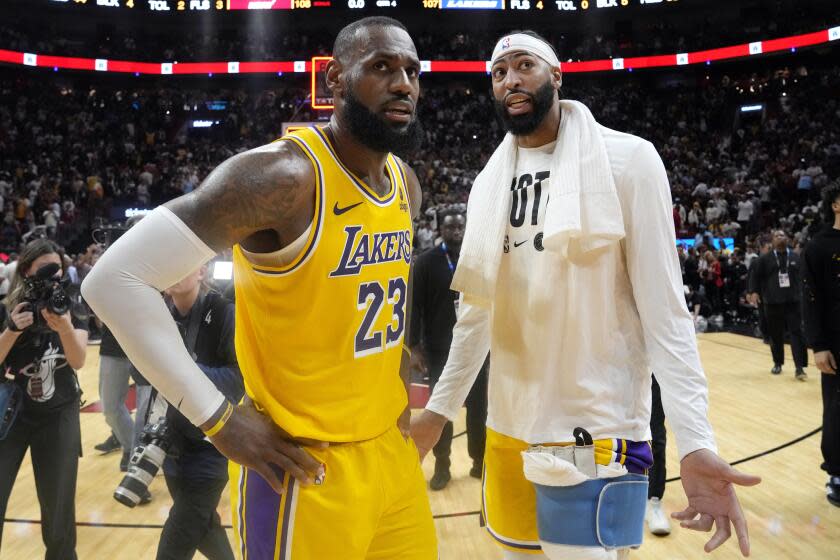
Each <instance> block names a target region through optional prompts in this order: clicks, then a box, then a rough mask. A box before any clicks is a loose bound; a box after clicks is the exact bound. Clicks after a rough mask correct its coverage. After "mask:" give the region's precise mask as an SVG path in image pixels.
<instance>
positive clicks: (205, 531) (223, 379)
mask: <svg viewBox="0 0 840 560" xmlns="http://www.w3.org/2000/svg"><path fill="white" fill-rule="evenodd" d="M206 273H207V267H206V266H204V267H201V268H200V269H199V270H197V271H196V272H194V273H192V274H190V275H189V276H187V277H186V278H184V279H183V280H181V281H180V282H178V283H177V284H175V285H174V286H172V287H171V288H169V289H168V290H166V295H167V296H169V297H170V298H171V305H170V310H171V311H172V315H173V316H174V318H175V322H176V323H177V324H178V329H179V330H180V331H181V336H183V337H184V341H185V343H186V346H187V348H188V350H189V351H190V352H191V354H192V356H193V359H195V361H196V363H197V364H198V366H199V367H200V368H201V370H202V371H203V372H204V374H205V375H206V376H207V377H208V378H210V380H211V381H213V383H214V384H215V385H216V387H218V389H219V390H220V391H221V392H222V393H224V395H225V396H226V397H227V398H228V399H230V400H231V401H232V402H238V401H239V400H240V399H241V398H242V395H243V394H244V392H245V388H244V385H243V381H242V374H241V373H240V371H239V366H238V365H237V363H236V351H235V349H234V338H233V335H234V306H233V303H231V302H230V301H228V300H226V299H225V298H224V297H223V296H222V295H221V294H219V293H218V292H215V291H212V290H209V289H207V287H206V286H205V285H204V284H203V280H204V276H205V274H206ZM156 398H161V397H159V396H158V397H156ZM166 422H167V424H168V426H169V429H170V433H171V434H172V440H173V441H172V442H171V447H170V455H169V456H168V457H167V458H166V461H165V462H164V465H163V471H164V474H165V475H166V485H167V487H168V488H169V493H170V494H171V495H172V499H173V501H174V504H173V505H172V509H171V510H170V511H169V517H168V518H167V520H166V523H165V525H164V527H163V533H162V534H161V539H160V545H159V547H158V552H157V559H158V560H163V559H166V560H175V559H179V560H180V559H188V558H192V557H193V555H194V554H195V552H196V550H198V551H200V552H201V553H202V554H204V555H205V556H206V557H207V558H209V559H210V560H233V551H232V550H231V547H230V543H229V541H228V538H227V534H226V533H225V529H224V528H223V527H222V524H221V520H220V519H219V514H218V513H216V508H217V507H218V505H219V500H220V498H221V496H222V491H223V490H224V488H225V485H226V484H227V480H228V474H227V459H226V458H225V457H224V456H223V455H222V454H221V453H219V452H218V451H217V450H216V448H215V447H213V444H211V443H210V442H209V441H207V439H205V437H204V434H203V433H202V431H201V430H199V429H198V428H196V427H195V426H193V425H192V424H190V423H189V421H188V420H187V419H186V418H185V417H184V416H183V415H182V414H181V413H180V412H178V411H177V410H176V409H175V408H174V407H171V406H170V407H169V408H168V410H167V414H166Z"/></svg>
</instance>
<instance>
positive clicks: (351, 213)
mask: <svg viewBox="0 0 840 560" xmlns="http://www.w3.org/2000/svg"><path fill="white" fill-rule="evenodd" d="M283 140H284V141H288V142H293V143H295V144H296V145H297V146H298V147H299V148H300V149H301V151H302V152H303V153H304V154H306V156H307V157H308V158H309V159H310V160H311V161H312V165H313V167H314V169H315V176H316V181H317V187H316V195H315V216H314V218H313V224H312V228H311V231H310V234H309V237H308V239H307V241H306V245H305V247H304V248H303V249H302V250H301V251H300V252H299V253H298V254H297V256H296V257H295V258H294V259H293V261H292V262H290V263H289V264H288V265H287V266H283V267H267V266H258V265H255V264H253V263H252V262H251V261H249V260H248V259H247V258H246V257H245V255H244V254H243V252H242V249H241V248H240V247H239V246H238V245H237V246H235V247H234V251H233V262H234V279H235V286H236V355H237V358H238V360H239V365H240V367H241V369H242V374H243V376H244V378H245V387H246V391H247V393H248V395H249V396H250V397H251V398H252V399H253V400H254V401H255V402H256V403H257V405H258V406H259V407H261V408H263V409H264V410H265V412H266V413H267V414H269V415H270V416H271V418H272V419H273V420H274V421H275V422H276V423H277V424H278V425H279V426H280V427H282V428H283V429H284V430H286V431H287V432H289V433H290V434H291V435H292V436H294V437H305V438H314V439H318V440H323V441H333V442H344V441H361V440H366V439H370V438H373V437H376V436H378V435H380V434H382V433H384V432H385V431H386V430H387V429H388V428H390V427H392V426H393V425H394V423H395V422H396V420H397V418H398V417H399V415H400V413H401V412H402V411H403V409H404V408H405V406H406V402H407V396H406V393H405V387H404V385H403V382H402V380H401V378H400V375H399V369H400V360H401V358H402V341H403V333H404V332H405V328H406V315H407V311H408V310H407V309H406V299H407V295H408V294H407V291H408V270H409V262H410V260H411V245H412V223H411V215H410V212H409V208H408V191H407V188H406V180H405V172H404V170H403V168H402V167H401V163H400V162H399V161H398V160H397V159H396V158H394V156H393V155H390V154H389V155H388V158H387V163H386V172H387V175H388V177H389V179H390V182H391V188H390V190H389V191H388V192H387V193H386V194H385V195H384V196H379V195H377V194H376V192H375V191H373V190H372V189H371V188H370V187H369V186H368V185H366V184H365V183H364V182H363V181H362V180H361V179H359V178H358V177H357V176H355V175H354V174H353V173H352V172H351V171H350V170H349V169H348V168H347V167H345V166H344V165H343V164H342V162H341V161H340V160H339V159H338V156H337V154H336V151H335V149H334V148H333V146H332V144H331V143H330V140H329V138H328V137H327V135H326V134H325V133H324V131H323V130H321V129H320V128H317V127H312V128H307V129H303V130H297V131H295V132H293V133H291V134H289V135H287V136H285V137H284V138H283Z"/></svg>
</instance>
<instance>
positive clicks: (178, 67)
mask: <svg viewBox="0 0 840 560" xmlns="http://www.w3.org/2000/svg"><path fill="white" fill-rule="evenodd" d="M832 41H840V27H832V28H829V29H823V30H821V31H816V32H814V33H806V34H804V35H793V36H790V37H782V38H779V39H769V40H767V41H756V42H753V43H744V44H742V45H734V46H730V47H723V48H718V49H711V50H705V51H696V52H690V53H675V54H663V55H658V56H638V57H633V58H611V59H603V60H589V61H582V62H564V63H562V69H563V71H564V72H606V71H625V70H628V71H632V70H634V69H641V68H663V67H669V66H684V65H689V64H703V63H706V64H710V63H712V62H714V61H719V60H732V59H737V58H748V57H750V56H756V55H761V54H767V53H772V52H780V51H786V50H790V51H795V50H796V49H797V48H802V47H810V46H813V45H820V44H823V43H829V42H832ZM0 62H6V63H9V64H18V65H23V66H35V67H44V68H53V69H54V70H56V71H58V69H59V68H61V69H68V70H88V71H92V72H126V73H132V72H133V73H134V74H135V75H140V74H155V75H170V74H171V75H197V74H208V75H213V74H271V73H276V74H278V75H282V74H283V73H284V72H291V73H298V74H300V73H307V72H311V69H312V62H311V61H309V60H296V61H281V62H239V61H228V62H161V63H156V62H132V61H128V60H106V59H102V58H74V57H67V56H52V55H40V54H37V53H24V52H17V51H7V50H2V49H0ZM489 66H490V63H489V62H486V61H483V60H457V61H455V60H431V61H429V60H424V61H422V70H423V71H424V72H459V73H488V72H489V70H490V68H489Z"/></svg>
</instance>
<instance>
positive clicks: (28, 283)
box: [22, 263, 73, 329]
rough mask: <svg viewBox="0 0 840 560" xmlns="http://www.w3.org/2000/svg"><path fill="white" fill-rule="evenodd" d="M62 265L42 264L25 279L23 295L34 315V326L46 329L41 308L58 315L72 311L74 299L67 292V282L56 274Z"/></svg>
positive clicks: (23, 299)
mask: <svg viewBox="0 0 840 560" xmlns="http://www.w3.org/2000/svg"><path fill="white" fill-rule="evenodd" d="M60 269H61V266H60V265H58V264H56V263H50V264H47V265H44V266H42V267H41V268H39V269H38V271H37V272H36V273H35V274H33V275H32V276H28V277H26V278H24V279H23V297H22V301H23V302H25V303H26V304H28V305H27V308H28V310H29V311H31V312H32V314H33V316H34V323H33V327H35V328H36V329H38V328H40V329H46V328H47V323H46V320H45V319H44V317H43V315H41V310H42V309H46V310H47V311H49V312H50V313H54V314H56V315H64V314H65V313H67V312H68V311H70V306H71V305H72V303H73V302H72V299H71V298H70V294H69V293H68V292H67V288H66V282H65V281H63V280H62V279H61V278H60V277H58V276H56V274H58V271H59V270H60Z"/></svg>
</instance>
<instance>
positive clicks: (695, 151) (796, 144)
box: [0, 67, 840, 323]
mask: <svg viewBox="0 0 840 560" xmlns="http://www.w3.org/2000/svg"><path fill="white" fill-rule="evenodd" d="M12 76H13V77H8V75H7V77H5V78H2V79H0V217H2V221H1V222H0V251H3V252H4V255H0V256H5V255H9V254H11V253H13V252H16V251H19V247H20V244H21V242H24V241H27V240H29V239H31V238H33V236H34V237H41V236H47V237H50V238H52V239H54V240H56V241H57V242H59V243H60V244H62V245H63V246H65V247H67V248H68V250H69V251H70V253H71V254H72V255H74V256H73V257H72V258H73V261H74V266H75V269H76V271H77V275H78V278H79V279H81V278H83V277H84V274H85V272H86V270H89V268H90V266H92V264H93V263H94V262H95V260H96V258H98V247H97V246H96V245H93V246H91V244H90V240H91V237H90V236H91V230H92V229H94V228H96V227H97V226H98V225H100V224H102V223H105V222H107V221H108V220H109V217H110V213H111V208H112V207H114V206H119V207H128V206H133V207H141V208H149V207H153V206H155V205H157V204H160V203H162V202H165V201H166V200H169V199H171V198H173V197H176V196H179V195H181V194H184V193H188V192H190V191H191V190H193V189H195V188H196V187H197V186H198V185H199V184H200V182H201V180H203V178H204V177H205V176H206V175H207V174H208V173H209V172H210V170H212V169H213V168H214V167H215V166H216V165H218V164H219V163H220V162H221V161H223V160H224V159H226V158H228V157H230V156H232V155H234V154H235V153H238V152H241V151H243V150H246V149H249V148H252V147H256V146H258V145H261V144H264V143H267V142H270V141H272V140H274V139H276V138H277V137H278V136H279V135H280V130H279V127H280V123H282V122H288V121H309V120H311V119H313V118H316V116H315V115H313V114H311V113H310V110H309V109H308V103H307V102H306V100H305V92H303V91H302V90H294V89H283V90H281V89H277V90H263V91H246V90H244V89H243V90H231V91H214V92H212V93H210V92H209V91H208V90H207V89H204V90H196V89H170V88H163V89H160V88H149V89H143V88H138V89H131V90H126V89H119V88H116V87H112V86H104V85H97V86H93V85H89V83H88V85H75V86H71V85H68V84H70V83H71V82H72V80H62V82H63V83H64V85H59V82H58V81H56V82H53V81H48V80H44V79H36V78H32V77H30V76H27V75H26V74H13V75H12ZM604 80H606V81H602V82H601V83H597V84H595V83H593V82H592V80H587V79H584V78H578V77H575V79H574V80H573V79H568V80H567V85H566V87H565V88H564V91H563V95H564V96H567V97H570V98H574V99H580V100H582V101H584V102H585V103H586V104H587V105H588V106H589V107H591V108H592V111H593V113H594V114H595V116H596V118H597V119H598V120H599V121H600V122H601V123H602V124H604V125H605V126H608V127H610V128H615V129H617V130H622V131H626V132H630V133H633V134H637V135H639V136H642V137H643V138H646V139H649V140H650V141H651V142H653V143H654V145H655V146H656V148H657V150H658V151H659V153H660V154H661V156H662V158H663V160H664V162H665V165H666V168H667V170H668V173H669V177H670V181H671V186H672V191H673V198H674V221H675V225H676V234H677V238H678V239H679V240H681V241H680V243H681V244H682V245H683V248H682V249H681V259H682V261H683V264H684V269H685V284H686V286H688V289H689V292H690V293H689V294H688V298H689V299H692V298H694V299H696V300H698V301H700V302H701V305H700V306H699V307H698V308H697V309H698V315H702V316H704V317H706V318H707V319H709V320H712V321H713V322H721V323H722V322H723V321H730V320H736V319H738V318H739V317H741V318H743V317H747V316H748V315H749V314H750V310H749V309H748V308H747V306H746V305H745V304H744V301H743V292H744V290H745V289H746V276H745V275H746V267H748V266H749V264H750V262H751V260H752V259H754V258H755V255H757V254H759V253H760V252H761V250H762V245H763V241H764V240H765V239H766V238H767V237H768V236H769V233H770V231H771V230H772V229H774V228H782V229H784V230H786V231H787V233H788V235H789V236H790V238H791V241H792V243H793V247H794V248H796V249H797V250H798V249H799V248H801V246H802V245H803V244H804V243H805V242H806V241H807V239H808V237H809V236H810V235H811V234H812V233H813V231H814V230H815V228H817V227H818V225H817V224H818V222H819V212H818V207H817V203H818V200H819V191H820V189H821V188H822V187H824V186H825V185H826V184H828V183H829V182H831V181H834V180H837V179H838V177H840V135H838V132H837V130H836V127H834V126H832V123H836V122H837V121H838V118H840V105H839V104H838V100H837V96H836V95H835V94H836V92H837V91H839V90H840V68H838V67H831V68H817V69H814V68H812V69H806V68H804V67H798V68H786V67H785V68H781V69H777V70H774V71H772V72H770V71H768V72H766V73H763V74H753V75H746V76H741V77H736V78H732V77H729V76H722V77H710V78H709V79H708V80H705V83H702V84H701V85H699V86H695V85H692V86H691V87H688V86H680V87H672V88H668V89H652V88H643V87H642V86H640V85H639V82H638V81H634V80H626V79H621V80H619V79H617V78H615V79H614V78H612V77H608V78H605V79H604ZM702 81H703V80H702V79H701V82H702ZM757 101H760V102H762V103H763V104H764V105H763V107H764V109H763V110H762V111H758V112H756V113H740V112H739V111H738V108H739V107H740V105H741V104H743V103H747V102H750V103H755V102H757ZM211 108H214V109H216V110H211ZM493 111H494V109H493V105H492V99H491V98H490V94H489V89H488V88H486V87H483V86H482V87H481V88H479V89H469V88H467V87H466V86H463V85H462V86H459V87H455V86H451V85H450V86H444V85H443V84H438V83H436V82H434V83H431V84H430V85H427V86H425V89H424V92H423V97H422V99H421V106H420V114H421V119H422V123H423V126H424V129H425V136H426V140H425V142H424V144H423V147H422V148H421V149H420V150H419V151H418V152H416V153H414V154H411V155H410V156H408V160H409V162H410V163H411V165H412V166H413V167H414V169H415V170H416V172H417V174H418V176H419V177H420V180H421V183H422V185H423V188H424V207H423V216H422V219H421V220H420V222H419V223H418V232H417V237H416V239H417V246H418V249H420V250H424V249H427V248H429V247H431V246H433V245H434V243H435V241H436V237H437V232H436V226H437V224H436V219H435V218H436V215H437V213H438V212H439V211H440V210H442V209H445V208H450V207H453V206H455V207H459V208H461V209H464V208H465V207H466V201H467V198H468V193H469V189H470V187H471V185H472V182H473V180H474V179H475V176H476V175H477V173H478V171H479V170H480V169H481V168H482V167H483V165H484V163H485V162H486V160H487V158H488V157H489V156H490V154H491V153H492V152H493V150H494V149H495V147H496V146H497V145H498V143H499V141H500V140H501V135H502V133H501V129H500V127H499V126H498V124H497V123H496V121H495V119H494V118H492V117H490V115H492V113H493ZM480 116H484V117H480ZM762 117H763V118H762ZM197 118H201V119H206V120H208V121H212V122H213V126H212V127H209V128H206V129H196V128H192V127H191V126H190V125H191V123H192V121H193V119H197ZM724 239H732V240H733V242H727V241H724ZM733 244H734V246H733ZM0 291H2V289H0ZM693 307H694V306H693Z"/></svg>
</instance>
